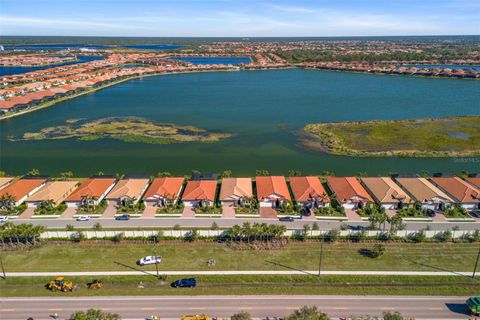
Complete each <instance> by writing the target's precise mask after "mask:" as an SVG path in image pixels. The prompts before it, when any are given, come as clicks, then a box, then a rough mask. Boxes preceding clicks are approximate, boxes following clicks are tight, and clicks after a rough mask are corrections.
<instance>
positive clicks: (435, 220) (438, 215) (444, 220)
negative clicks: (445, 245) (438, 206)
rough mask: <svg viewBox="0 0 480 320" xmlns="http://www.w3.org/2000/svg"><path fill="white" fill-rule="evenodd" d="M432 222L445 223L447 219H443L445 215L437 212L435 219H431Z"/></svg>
mask: <svg viewBox="0 0 480 320" xmlns="http://www.w3.org/2000/svg"><path fill="white" fill-rule="evenodd" d="M432 221H433V222H446V221H447V219H446V218H445V215H444V214H443V213H441V212H437V214H436V215H435V217H433V218H432Z"/></svg>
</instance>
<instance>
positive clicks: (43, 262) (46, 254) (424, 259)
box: [1, 241, 478, 272]
mask: <svg viewBox="0 0 480 320" xmlns="http://www.w3.org/2000/svg"><path fill="white" fill-rule="evenodd" d="M373 245H374V244H373V243H369V242H366V243H346V242H338V243H331V244H324V246H323V256H322V269H323V270H332V271H333V270H345V271H346V270H371V271H376V270H378V271H384V270H386V271H470V272H471V271H473V268H474V265H475V260H476V258H477V253H478V244H475V243H473V244H470V243H420V244H412V243H394V242H390V243H386V250H385V253H384V254H383V255H382V256H380V257H379V258H370V257H368V255H365V254H362V252H364V251H365V250H363V251H362V249H371V248H372V247H373ZM155 252H156V254H158V255H161V256H162V257H163V260H162V262H161V263H160V264H159V269H160V270H166V271H167V270H168V271H200V270H212V271H215V270H317V269H318V265H319V257H320V242H314V241H312V242H309V241H307V242H294V241H291V242H290V243H288V244H287V245H286V246H285V247H283V248H281V249H276V250H264V251H254V250H238V249H237V248H232V247H230V246H228V245H226V244H222V243H217V242H214V241H196V242H183V241H161V242H160V243H158V244H157V245H153V244H152V243H131V242H121V243H113V242H109V241H101V242H95V241H85V242H81V243H73V242H61V243H49V244H45V245H43V246H41V247H38V248H34V249H29V250H23V251H20V250H17V251H7V252H4V253H2V254H1V256H2V260H3V266H4V269H5V271H6V272H42V271H44V272H47V271H50V272H57V271H58V272H61V271H130V270H132V268H136V269H139V267H137V266H136V265H135V262H136V260H137V259H139V258H141V257H143V256H146V255H154V254H155ZM209 259H214V260H215V262H216V264H215V266H209V265H208V263H207V261H208V260H209ZM141 269H142V270H155V267H154V266H145V267H142V268H141Z"/></svg>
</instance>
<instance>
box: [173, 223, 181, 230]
mask: <svg viewBox="0 0 480 320" xmlns="http://www.w3.org/2000/svg"><path fill="white" fill-rule="evenodd" d="M180 228H181V227H180V225H179V224H178V223H177V224H176V225H174V226H173V230H180Z"/></svg>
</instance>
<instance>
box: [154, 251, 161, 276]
mask: <svg viewBox="0 0 480 320" xmlns="http://www.w3.org/2000/svg"><path fill="white" fill-rule="evenodd" d="M153 251H154V254H155V255H154V257H155V269H156V270H157V279H160V275H159V274H158V262H157V243H156V242H155V245H154V249H153Z"/></svg>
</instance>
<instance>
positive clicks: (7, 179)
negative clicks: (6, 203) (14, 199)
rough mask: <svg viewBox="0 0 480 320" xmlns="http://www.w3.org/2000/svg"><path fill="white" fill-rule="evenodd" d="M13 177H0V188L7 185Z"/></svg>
mask: <svg viewBox="0 0 480 320" xmlns="http://www.w3.org/2000/svg"><path fill="white" fill-rule="evenodd" d="M13 179H14V178H13V177H0V189H3V188H5V187H6V186H8V184H9V183H10V182H12V181H13Z"/></svg>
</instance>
